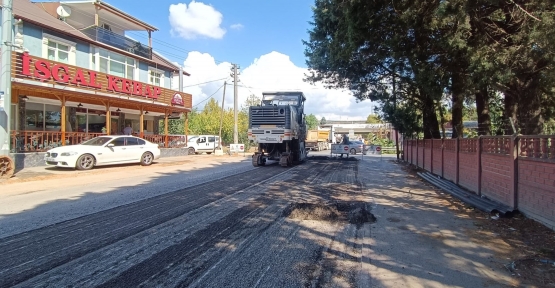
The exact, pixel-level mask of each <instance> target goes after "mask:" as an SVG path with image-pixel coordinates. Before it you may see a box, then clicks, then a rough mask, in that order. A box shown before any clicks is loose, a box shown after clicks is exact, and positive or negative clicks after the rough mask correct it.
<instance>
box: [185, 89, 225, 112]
mask: <svg viewBox="0 0 555 288" xmlns="http://www.w3.org/2000/svg"><path fill="white" fill-rule="evenodd" d="M222 87H224V84H222V86H220V88H218V90H216V91H215V92H214V93H212V94H211V95H210V96H208V97H206V98H205V99H204V100H202V101H200V102H198V103H197V104H196V105H194V106H193V107H191V108H194V107H197V106H198V105H200V104H201V103H202V102H204V101H206V100H208V99H210V98H212V96H214V94H216V93H218V91H220V89H222Z"/></svg>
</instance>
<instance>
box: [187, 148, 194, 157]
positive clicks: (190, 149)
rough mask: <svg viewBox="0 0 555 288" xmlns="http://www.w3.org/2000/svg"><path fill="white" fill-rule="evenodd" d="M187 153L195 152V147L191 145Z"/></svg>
mask: <svg viewBox="0 0 555 288" xmlns="http://www.w3.org/2000/svg"><path fill="white" fill-rule="evenodd" d="M187 154H189V155H193V154H195V148H193V147H189V149H188V151H187Z"/></svg>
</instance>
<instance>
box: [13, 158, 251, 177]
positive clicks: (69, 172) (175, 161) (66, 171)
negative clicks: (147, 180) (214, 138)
mask: <svg viewBox="0 0 555 288" xmlns="http://www.w3.org/2000/svg"><path fill="white" fill-rule="evenodd" d="M242 156H243V155H239V156H229V155H227V154H224V155H222V156H216V155H205V154H203V155H188V156H176V157H163V158H160V159H158V160H155V161H154V163H153V164H152V165H151V166H147V167H141V168H143V169H156V168H157V167H165V166H173V165H183V164H187V163H195V162H197V161H222V160H226V159H231V158H240V159H244V158H243V157H242ZM135 167H140V166H139V164H121V165H110V166H101V167H95V168H93V169H91V170H87V171H79V170H75V169H71V168H57V167H54V166H40V167H29V168H24V169H22V170H20V171H18V172H17V173H15V174H14V175H13V176H12V178H10V179H8V180H6V181H4V182H2V184H10V183H17V182H27V181H39V180H46V179H49V178H53V177H55V178H65V177H75V176H80V175H88V174H101V173H109V172H115V171H121V169H128V168H135Z"/></svg>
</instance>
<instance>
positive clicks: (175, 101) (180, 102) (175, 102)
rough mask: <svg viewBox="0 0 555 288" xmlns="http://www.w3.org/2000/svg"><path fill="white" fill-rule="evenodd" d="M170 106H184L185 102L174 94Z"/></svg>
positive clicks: (179, 95)
mask: <svg viewBox="0 0 555 288" xmlns="http://www.w3.org/2000/svg"><path fill="white" fill-rule="evenodd" d="M172 104H173V105H176V106H185V102H183V97H182V96H181V94H179V93H175V94H174V95H173V97H172Z"/></svg>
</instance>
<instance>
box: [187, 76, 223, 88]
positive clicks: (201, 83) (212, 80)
mask: <svg viewBox="0 0 555 288" xmlns="http://www.w3.org/2000/svg"><path fill="white" fill-rule="evenodd" d="M225 79H227V78H221V79H216V80H210V81H206V82H202V83H197V84H193V85H187V86H183V88H187V87H193V86H198V85H202V84H206V83H212V82H216V81H220V80H225Z"/></svg>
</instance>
